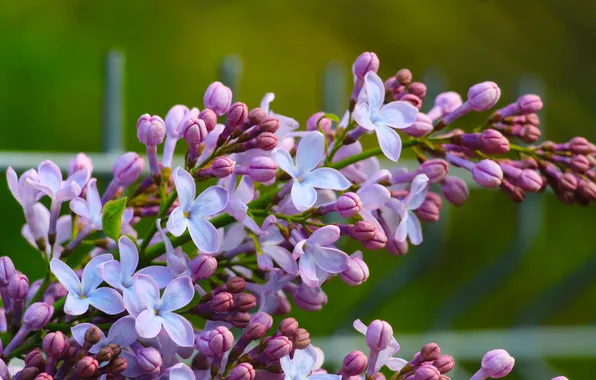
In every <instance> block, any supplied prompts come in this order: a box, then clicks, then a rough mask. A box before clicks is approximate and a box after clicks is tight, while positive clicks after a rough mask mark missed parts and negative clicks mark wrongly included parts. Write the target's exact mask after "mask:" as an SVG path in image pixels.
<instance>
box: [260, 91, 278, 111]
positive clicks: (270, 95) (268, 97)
mask: <svg viewBox="0 0 596 380" xmlns="http://www.w3.org/2000/svg"><path fill="white" fill-rule="evenodd" d="M274 100H275V94H274V93H272V92H268V93H266V94H265V96H263V100H261V108H262V109H263V110H264V111H265V112H266V113H267V114H269V111H270V109H269V106H270V104H269V103H271V102H272V101H274Z"/></svg>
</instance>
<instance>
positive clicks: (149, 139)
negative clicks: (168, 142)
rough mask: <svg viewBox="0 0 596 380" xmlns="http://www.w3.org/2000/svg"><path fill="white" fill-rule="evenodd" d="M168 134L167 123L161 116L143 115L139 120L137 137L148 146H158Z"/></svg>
mask: <svg viewBox="0 0 596 380" xmlns="http://www.w3.org/2000/svg"><path fill="white" fill-rule="evenodd" d="M165 136H166V124H165V123H164V121H163V120H162V118H161V117H159V116H151V115H149V114H147V113H146V114H144V115H141V117H140V118H139V120H137V138H138V139H139V141H140V142H141V143H142V144H144V145H147V146H157V145H159V144H161V143H162V142H163V139H164V137H165Z"/></svg>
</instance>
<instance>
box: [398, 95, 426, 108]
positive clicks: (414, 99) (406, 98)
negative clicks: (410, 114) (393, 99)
mask: <svg viewBox="0 0 596 380" xmlns="http://www.w3.org/2000/svg"><path fill="white" fill-rule="evenodd" d="M399 100H400V101H402V102H407V103H410V104H411V105H413V106H414V107H416V108H418V109H420V108H422V99H420V98H419V97H418V96H416V95H414V94H410V93H407V94H404V95H402V96H400V98H399Z"/></svg>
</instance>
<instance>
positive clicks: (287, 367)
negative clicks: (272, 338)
mask: <svg viewBox="0 0 596 380" xmlns="http://www.w3.org/2000/svg"><path fill="white" fill-rule="evenodd" d="M279 364H280V365H281V370H282V371H283V373H285V374H286V376H288V377H290V378H293V374H292V361H291V360H290V355H289V354H288V355H286V356H284V357H283V358H281V359H279Z"/></svg>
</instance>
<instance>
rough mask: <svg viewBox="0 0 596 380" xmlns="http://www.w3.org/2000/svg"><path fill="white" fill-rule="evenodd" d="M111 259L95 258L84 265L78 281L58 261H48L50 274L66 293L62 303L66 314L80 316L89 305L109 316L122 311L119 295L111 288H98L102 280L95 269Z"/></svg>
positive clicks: (69, 269) (107, 256)
mask: <svg viewBox="0 0 596 380" xmlns="http://www.w3.org/2000/svg"><path fill="white" fill-rule="evenodd" d="M113 259H114V258H113V257H112V255H110V254H104V255H99V256H95V257H94V258H92V259H91V260H90V261H89V262H88V263H87V265H85V269H83V275H82V278H81V279H80V280H79V277H77V274H76V273H75V272H74V271H73V270H72V269H71V268H70V267H69V266H68V265H67V264H66V263H64V262H63V261H61V260H60V259H52V261H50V269H51V271H52V273H54V276H56V278H57V279H58V281H60V283H61V284H62V286H64V287H65V288H66V290H67V291H68V295H67V296H66V302H65V303H64V312H65V313H66V314H69V315H81V314H83V313H85V312H86V311H87V309H89V305H91V306H93V307H94V308H96V309H98V310H101V311H103V312H104V313H106V314H110V315H115V314H120V313H122V312H123V311H124V301H123V300H122V296H121V295H120V293H118V292H117V291H116V290H114V289H112V288H98V286H99V284H101V283H102V281H103V280H102V279H101V277H99V271H98V268H97V267H98V266H99V265H100V264H101V263H105V262H106V261H109V260H113Z"/></svg>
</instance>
